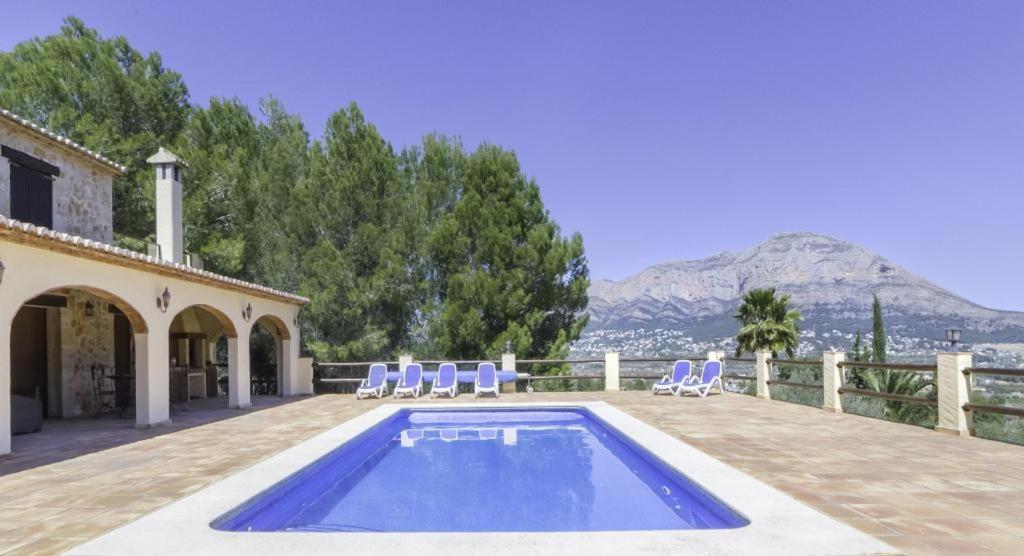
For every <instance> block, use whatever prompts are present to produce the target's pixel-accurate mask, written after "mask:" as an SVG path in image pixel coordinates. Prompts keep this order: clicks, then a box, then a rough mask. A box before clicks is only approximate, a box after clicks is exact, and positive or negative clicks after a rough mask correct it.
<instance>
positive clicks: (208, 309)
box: [169, 303, 238, 338]
mask: <svg viewBox="0 0 1024 556" xmlns="http://www.w3.org/2000/svg"><path fill="white" fill-rule="evenodd" d="M196 309H198V310H201V311H203V312H205V313H207V314H208V315H210V316H211V317H213V319H214V320H215V321H216V322H217V323H218V324H219V325H220V327H221V328H220V332H221V333H222V334H223V335H224V336H227V337H228V338H237V337H238V330H237V329H236V328H235V323H234V322H232V321H231V319H230V318H228V316H227V315H226V314H224V312H223V311H221V310H220V309H218V308H216V307H214V306H212V305H206V304H203V303H193V304H192V305H188V306H187V307H183V308H182V309H180V310H179V311H178V312H176V313H175V314H174V316H173V317H172V318H171V322H170V324H169V326H170V325H173V323H174V320H175V319H177V318H178V317H179V316H183V315H185V314H187V312H188V311H195V310H196Z"/></svg>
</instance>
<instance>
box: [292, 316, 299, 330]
mask: <svg viewBox="0 0 1024 556" xmlns="http://www.w3.org/2000/svg"><path fill="white" fill-rule="evenodd" d="M292 324H294V325H295V328H298V327H299V315H298V314H296V315H295V318H293V319H292Z"/></svg>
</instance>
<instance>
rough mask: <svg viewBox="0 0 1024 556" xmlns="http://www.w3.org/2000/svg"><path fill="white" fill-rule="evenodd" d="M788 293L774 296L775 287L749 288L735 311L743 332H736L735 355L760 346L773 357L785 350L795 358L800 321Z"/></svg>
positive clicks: (759, 348) (757, 348)
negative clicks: (790, 303) (790, 304)
mask: <svg viewBox="0 0 1024 556" xmlns="http://www.w3.org/2000/svg"><path fill="white" fill-rule="evenodd" d="M789 301H790V298H789V295H787V294H780V295H778V297H776V295H775V288H764V289H756V290H750V291H749V292H747V293H745V294H744V295H743V301H742V303H741V304H740V307H739V309H737V310H736V314H735V315H733V316H734V318H736V320H738V321H740V331H739V333H738V334H737V335H736V344H737V346H736V355H737V356H739V355H740V354H741V353H743V352H751V351H757V350H761V349H767V350H771V352H772V357H776V356H778V354H779V352H780V351H782V350H785V351H786V353H787V354H788V355H789V356H790V357H793V354H794V353H795V352H796V347H797V344H798V343H799V329H798V328H797V325H796V323H797V321H799V320H800V319H801V318H803V317H801V316H800V313H799V312H798V311H797V310H795V309H790V307H789Z"/></svg>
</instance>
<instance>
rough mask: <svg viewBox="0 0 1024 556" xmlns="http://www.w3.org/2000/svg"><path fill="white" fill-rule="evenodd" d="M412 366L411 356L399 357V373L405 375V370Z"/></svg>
mask: <svg viewBox="0 0 1024 556" xmlns="http://www.w3.org/2000/svg"><path fill="white" fill-rule="evenodd" d="M411 364H412V356H411V355H399V356H398V372H400V373H405V368H406V367H408V366H409V365H411Z"/></svg>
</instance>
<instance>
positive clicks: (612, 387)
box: [604, 352, 622, 392]
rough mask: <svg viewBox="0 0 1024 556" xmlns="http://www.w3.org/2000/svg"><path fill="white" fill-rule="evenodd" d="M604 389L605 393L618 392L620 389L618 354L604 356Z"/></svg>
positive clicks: (610, 353)
mask: <svg viewBox="0 0 1024 556" xmlns="http://www.w3.org/2000/svg"><path fill="white" fill-rule="evenodd" d="M604 389H605V391H607V392H618V391H619V390H621V389H622V387H621V385H620V384H619V354H618V352H609V353H606V354H604Z"/></svg>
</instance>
